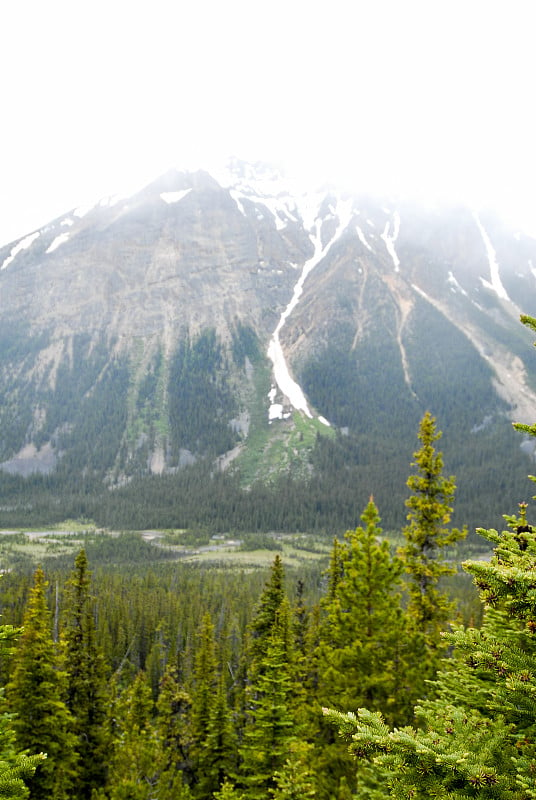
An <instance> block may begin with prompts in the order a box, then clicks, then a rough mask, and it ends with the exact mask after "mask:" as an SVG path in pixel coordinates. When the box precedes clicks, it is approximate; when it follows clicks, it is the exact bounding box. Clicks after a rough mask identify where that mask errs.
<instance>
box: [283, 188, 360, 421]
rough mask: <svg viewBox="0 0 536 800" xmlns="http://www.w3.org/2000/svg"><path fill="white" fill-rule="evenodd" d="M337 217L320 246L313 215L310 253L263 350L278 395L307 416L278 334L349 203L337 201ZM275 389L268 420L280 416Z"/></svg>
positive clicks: (348, 213)
mask: <svg viewBox="0 0 536 800" xmlns="http://www.w3.org/2000/svg"><path fill="white" fill-rule="evenodd" d="M337 216H338V219H339V225H338V227H337V230H336V231H335V234H334V235H333V237H332V238H331V239H330V241H329V242H328V243H327V244H326V245H325V246H324V247H322V238H321V227H322V220H321V219H319V217H316V219H315V223H314V233H311V234H310V238H311V241H312V243H313V245H314V253H313V256H312V257H311V258H310V259H309V260H308V261H306V262H305V264H304V265H303V269H302V271H301V275H300V277H299V279H298V281H297V283H296V285H295V287H294V292H293V294H292V299H291V300H290V302H289V304H288V305H287V307H286V308H285V309H284V311H283V313H282V314H281V317H280V319H279V323H278V324H277V327H276V329H275V331H274V332H273V334H272V338H271V340H270V344H269V346H268V353H267V355H268V358H269V359H270V361H271V362H272V365H273V376H274V381H275V384H276V386H277V388H278V389H279V391H280V392H281V394H282V395H283V396H284V397H285V398H287V400H288V402H289V403H290V405H291V406H292V407H293V408H294V409H296V410H297V411H301V412H303V413H304V414H305V415H306V416H307V417H309V418H310V419H312V418H313V414H312V412H311V409H310V408H309V405H308V403H307V400H306V398H305V394H304V392H303V390H302V388H301V386H299V384H298V383H297V382H296V381H295V380H294V378H293V377H292V375H291V374H290V370H289V367H288V364H287V361H286V358H285V354H284V353H283V348H282V346H281V341H280V338H279V334H280V332H281V329H282V328H283V326H284V324H285V322H286V321H287V319H288V318H289V316H290V315H291V313H292V312H293V311H294V309H295V308H296V306H297V305H298V302H299V300H300V297H301V295H302V292H303V286H304V283H305V280H306V279H307V276H308V275H309V273H310V272H311V271H312V270H313V269H314V268H315V267H316V266H317V265H318V264H319V263H320V261H322V259H323V258H325V257H326V255H327V254H328V252H329V250H330V248H331V247H332V245H333V244H334V243H335V242H336V241H337V239H338V238H339V237H340V236H341V234H342V232H343V231H344V230H345V228H346V227H347V226H348V224H349V222H350V219H351V217H352V208H351V203H350V202H339V203H338V206H337ZM275 388H276V387H275V386H272V389H271V391H270V393H269V398H270V402H271V406H270V410H269V413H268V416H269V419H270V420H273V419H277V418H280V419H281V418H282V417H283V406H282V405H281V404H276V403H275V402H274V401H275V394H276V391H275ZM318 419H319V420H320V421H321V422H323V423H324V424H326V425H329V423H328V422H327V420H326V419H324V417H318Z"/></svg>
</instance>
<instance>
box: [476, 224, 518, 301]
mask: <svg viewBox="0 0 536 800" xmlns="http://www.w3.org/2000/svg"><path fill="white" fill-rule="evenodd" d="M473 218H474V220H475V222H476V225H477V227H478V230H479V231H480V235H481V236H482V241H483V242H484V247H485V248H486V255H487V257H488V263H489V270H490V277H491V282H490V281H487V280H486V279H485V278H480V280H481V282H482V284H483V285H484V286H485V287H486V288H487V289H491V290H492V291H494V292H495V293H496V295H497V297H499V298H500V299H501V300H510V298H509V297H508V294H507V292H506V289H505V288H504V286H503V285H502V281H501V276H500V274H499V264H498V261H497V255H496V253H495V250H494V248H493V245H492V244H491V240H490V238H489V236H488V234H487V233H486V230H485V229H484V226H483V225H482V223H481V222H480V218H479V216H478V214H477V213H476V211H474V212H473Z"/></svg>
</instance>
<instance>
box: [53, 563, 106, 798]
mask: <svg viewBox="0 0 536 800" xmlns="http://www.w3.org/2000/svg"><path fill="white" fill-rule="evenodd" d="M90 586H91V577H90V572H89V569H88V561H87V556H86V553H85V550H81V551H80V553H79V554H78V556H77V557H76V560H75V564H74V570H73V572H72V574H71V578H70V580H69V583H68V586H67V592H66V595H67V597H66V608H65V614H64V617H65V620H64V628H63V636H62V639H63V644H64V648H65V669H66V672H67V706H68V708H69V710H70V712H71V714H72V715H73V717H74V723H75V733H76V734H77V752H78V755H79V764H78V780H77V787H78V788H77V793H78V797H79V798H80V800H84V799H85V798H87V799H88V800H89V798H90V797H91V793H92V791H93V789H98V788H99V787H101V786H103V785H104V783H105V781H106V774H107V764H108V745H109V735H108V731H107V727H106V719H107V713H106V710H107V702H108V693H107V685H106V676H105V663H104V659H103V656H102V653H101V652H100V649H99V647H98V645H97V641H96V632H95V620H94V609H93V598H92V596H91V591H90Z"/></svg>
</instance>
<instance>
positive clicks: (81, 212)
mask: <svg viewBox="0 0 536 800" xmlns="http://www.w3.org/2000/svg"><path fill="white" fill-rule="evenodd" d="M94 208H95V206H94V205H91V206H80V207H79V208H75V210H74V211H73V215H74V216H75V217H78V219H82V217H85V216H86V214H89V212H90V211H93V209H94Z"/></svg>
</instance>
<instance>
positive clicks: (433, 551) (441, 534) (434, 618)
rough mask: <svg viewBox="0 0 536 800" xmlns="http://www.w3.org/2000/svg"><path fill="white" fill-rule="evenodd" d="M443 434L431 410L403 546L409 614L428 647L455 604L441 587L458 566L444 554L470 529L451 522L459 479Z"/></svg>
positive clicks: (422, 430)
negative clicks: (450, 470) (450, 472)
mask: <svg viewBox="0 0 536 800" xmlns="http://www.w3.org/2000/svg"><path fill="white" fill-rule="evenodd" d="M440 437H441V433H440V432H437V431H436V420H435V419H434V417H432V415H431V414H430V413H429V412H426V414H425V415H424V417H423V418H422V420H421V424H420V426H419V440H420V442H421V447H420V449H419V450H418V451H416V452H415V453H414V459H415V460H414V462H413V463H412V466H413V467H415V468H416V473H414V474H413V475H410V477H409V478H408V481H407V485H408V488H409V489H410V490H411V492H412V494H411V495H410V497H409V498H408V500H407V501H406V505H407V507H408V508H409V512H408V515H407V519H408V525H406V527H405V528H404V537H405V540H406V544H405V545H404V546H403V547H402V548H401V549H400V554H401V556H402V558H403V559H404V562H405V566H406V571H407V572H408V574H409V576H410V584H409V607H408V611H409V615H410V618H411V619H412V621H413V625H414V628H415V630H416V631H417V632H419V633H421V634H422V635H423V636H424V639H425V641H426V647H427V649H428V650H434V649H437V648H439V647H440V642H441V640H440V633H441V631H442V629H443V628H444V627H445V624H446V622H447V620H448V619H449V617H450V615H451V614H452V611H453V608H452V604H451V603H450V602H449V599H448V597H447V594H446V592H445V591H443V590H442V589H440V588H439V582H440V579H441V578H442V576H444V575H450V574H452V573H454V572H455V571H456V568H455V567H453V566H452V564H448V563H447V562H446V561H445V560H444V558H445V557H443V560H441V559H440V554H442V553H443V552H444V551H445V548H447V547H450V546H451V545H453V544H455V543H456V542H458V541H460V539H463V538H464V537H465V536H466V534H467V530H466V529H464V530H458V529H457V528H449V527H447V526H448V524H449V522H450V518H451V514H452V503H453V500H454V492H455V489H456V486H455V483H454V478H453V477H450V478H445V476H444V475H443V456H442V453H441V452H439V451H438V450H436V448H435V444H434V443H435V442H436V441H437V440H438V439H439V438H440Z"/></svg>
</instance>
